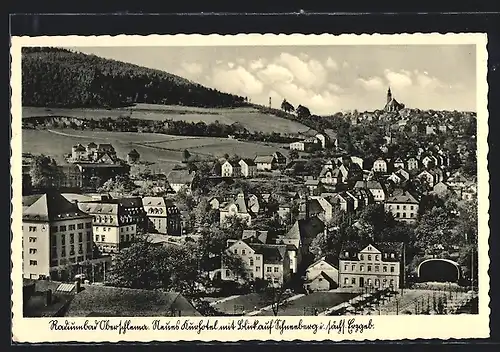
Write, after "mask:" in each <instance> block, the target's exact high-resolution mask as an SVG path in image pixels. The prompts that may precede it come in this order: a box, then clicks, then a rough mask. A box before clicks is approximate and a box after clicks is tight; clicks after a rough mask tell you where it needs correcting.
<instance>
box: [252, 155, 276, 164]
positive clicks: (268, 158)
mask: <svg viewBox="0 0 500 352" xmlns="http://www.w3.org/2000/svg"><path fill="white" fill-rule="evenodd" d="M254 161H255V163H256V164H257V163H264V164H269V163H272V162H273V161H274V156H272V155H257V156H256V157H255V159H254Z"/></svg>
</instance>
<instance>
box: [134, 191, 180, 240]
mask: <svg viewBox="0 0 500 352" xmlns="http://www.w3.org/2000/svg"><path fill="white" fill-rule="evenodd" d="M142 206H143V207H144V211H145V213H146V217H147V221H148V230H149V231H152V232H157V233H161V234H165V235H173V236H179V235H181V231H182V229H181V214H180V212H179V208H177V206H176V205H175V204H174V202H173V201H172V200H170V199H167V198H165V197H144V198H143V199H142Z"/></svg>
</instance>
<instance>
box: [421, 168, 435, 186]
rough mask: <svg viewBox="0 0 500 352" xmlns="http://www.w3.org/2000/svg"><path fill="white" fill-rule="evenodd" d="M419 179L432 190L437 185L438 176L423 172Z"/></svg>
mask: <svg viewBox="0 0 500 352" xmlns="http://www.w3.org/2000/svg"><path fill="white" fill-rule="evenodd" d="M417 177H418V178H419V179H420V180H422V181H425V182H426V183H427V184H428V185H429V187H431V188H432V187H434V185H435V184H436V175H435V174H434V173H433V172H432V171H428V170H423V171H422V172H421V173H419V174H418V176H417Z"/></svg>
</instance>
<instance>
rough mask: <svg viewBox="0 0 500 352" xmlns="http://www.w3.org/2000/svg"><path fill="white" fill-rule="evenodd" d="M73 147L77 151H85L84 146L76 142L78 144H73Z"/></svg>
mask: <svg viewBox="0 0 500 352" xmlns="http://www.w3.org/2000/svg"><path fill="white" fill-rule="evenodd" d="M73 149H74V150H75V151H77V152H85V151H87V149H85V147H84V146H83V145H81V144H78V145H75V146H73Z"/></svg>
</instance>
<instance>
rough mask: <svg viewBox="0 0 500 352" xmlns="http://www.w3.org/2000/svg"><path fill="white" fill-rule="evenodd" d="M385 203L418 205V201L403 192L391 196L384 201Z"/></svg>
mask: <svg viewBox="0 0 500 352" xmlns="http://www.w3.org/2000/svg"><path fill="white" fill-rule="evenodd" d="M386 203H409V204H418V203H419V202H418V200H417V199H416V198H415V197H414V196H413V195H411V194H410V193H409V192H403V193H402V194H398V195H393V196H392V197H389V198H388V199H387V200H386Z"/></svg>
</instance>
